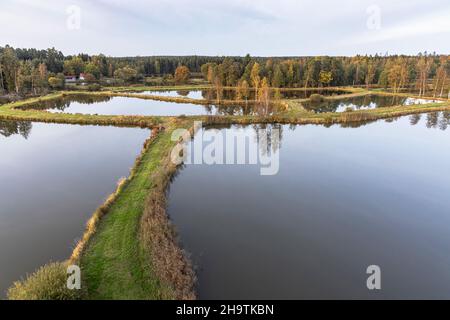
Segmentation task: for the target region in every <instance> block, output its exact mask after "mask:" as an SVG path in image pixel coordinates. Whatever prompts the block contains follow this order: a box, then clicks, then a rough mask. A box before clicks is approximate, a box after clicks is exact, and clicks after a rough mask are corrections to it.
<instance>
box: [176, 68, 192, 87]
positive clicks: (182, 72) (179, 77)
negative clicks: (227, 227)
mask: <svg viewBox="0 0 450 320" xmlns="http://www.w3.org/2000/svg"><path fill="white" fill-rule="evenodd" d="M189 77H190V72H189V68H188V67H186V66H179V67H177V69H176V70H175V75H174V79H175V82H176V83H179V84H180V83H186V82H187V81H188V80H189Z"/></svg>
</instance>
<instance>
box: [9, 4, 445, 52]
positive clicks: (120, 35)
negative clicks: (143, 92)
mask: <svg viewBox="0 0 450 320" xmlns="http://www.w3.org/2000/svg"><path fill="white" fill-rule="evenodd" d="M449 39H450V1H449V0H428V1H426V0H378V1H377V0H334V1H333V0H314V1H304V0H195V1H194V0H165V1H162V0H160V1H154V0H147V1H138V0H126V1H125V0H97V1H88V0H70V1H69V0H40V1H36V0H1V3H0V46H4V45H6V44H9V45H11V46H13V47H21V48H38V49H46V48H50V47H55V48H56V49H59V50H61V51H62V52H63V53H64V54H66V55H68V54H77V53H81V52H83V53H88V54H99V53H103V54H105V55H108V56H150V55H211V56H222V55H245V54H247V53H249V54H251V55H252V56H311V55H329V56H339V55H347V56H353V55H356V54H376V53H378V54H385V53H389V54H417V53H419V52H424V51H427V52H437V53H441V54H449V53H450V41H449Z"/></svg>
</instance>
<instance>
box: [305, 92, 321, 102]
mask: <svg viewBox="0 0 450 320" xmlns="http://www.w3.org/2000/svg"><path fill="white" fill-rule="evenodd" d="M309 99H310V100H311V102H323V101H325V97H324V96H323V95H321V94H318V93H314V94H312V95H311V96H310V97H309Z"/></svg>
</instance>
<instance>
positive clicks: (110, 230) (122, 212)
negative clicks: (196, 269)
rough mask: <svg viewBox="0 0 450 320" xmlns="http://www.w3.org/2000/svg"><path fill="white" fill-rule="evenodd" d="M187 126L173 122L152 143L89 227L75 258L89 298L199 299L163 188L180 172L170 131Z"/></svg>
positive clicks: (73, 258) (187, 123) (186, 124)
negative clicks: (116, 193)
mask: <svg viewBox="0 0 450 320" xmlns="http://www.w3.org/2000/svg"><path fill="white" fill-rule="evenodd" d="M189 124H190V122H185V123H178V124H177V125H175V124H172V125H170V126H169V127H168V128H167V129H166V130H165V131H164V132H160V133H159V134H158V135H157V136H156V137H155V138H154V139H153V140H152V141H151V142H148V144H147V145H146V148H144V151H143V154H142V156H141V158H140V160H138V161H137V166H136V167H135V169H134V172H133V173H132V175H131V176H130V178H129V180H128V182H127V183H126V184H125V185H124V186H123V187H122V188H121V190H120V191H119V193H118V195H117V196H116V197H115V199H114V201H111V205H110V206H109V205H108V206H107V207H106V210H104V211H105V212H103V213H100V214H99V217H98V218H96V217H95V216H94V218H93V219H92V220H91V222H90V224H89V225H88V229H87V233H86V235H85V238H87V239H85V240H84V241H82V242H81V243H80V246H79V247H78V248H77V249H76V250H75V251H74V255H73V256H72V260H74V261H79V262H80V264H81V268H82V274H83V281H84V283H85V284H86V286H87V290H88V292H87V298H89V299H192V298H194V297H195V295H194V291H193V285H194V273H193V272H192V269H191V267H190V264H189V262H188V261H187V260H186V258H185V255H184V254H183V252H182V251H181V250H180V249H179V247H178V245H177V243H176V242H177V241H176V236H175V232H174V230H173V228H172V226H171V224H170V221H169V219H168V217H167V214H166V212H165V190H166V187H167V184H168V183H169V180H170V177H171V175H172V174H173V173H174V172H175V170H176V166H175V165H174V164H172V163H171V162H170V152H171V150H172V148H173V147H174V146H175V145H176V142H173V141H171V134H172V131H173V129H174V128H175V127H178V126H189ZM102 211H103V210H102ZM106 213H107V214H106ZM101 216H103V218H102V219H100V217H101ZM93 225H95V227H92V226H93Z"/></svg>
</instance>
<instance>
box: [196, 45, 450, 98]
mask: <svg viewBox="0 0 450 320" xmlns="http://www.w3.org/2000/svg"><path fill="white" fill-rule="evenodd" d="M245 60H247V61H245ZM201 72H202V74H203V77H204V78H205V79H206V80H207V81H209V82H210V83H211V84H213V85H215V86H216V87H221V86H238V87H242V86H244V87H246V86H251V87H254V88H255V89H258V87H259V86H260V85H261V84H262V82H263V81H265V82H267V83H269V84H270V86H271V87H276V88H283V87H325V86H366V87H371V86H374V85H377V86H380V87H384V88H388V87H389V88H391V89H392V90H393V91H394V92H398V91H400V90H401V89H403V88H408V89H415V90H417V91H418V92H419V94H425V93H427V94H430V93H431V94H432V95H435V96H443V95H447V94H448V89H449V81H450V79H449V78H450V56H448V55H435V54H430V55H429V54H419V55H417V56H355V57H300V58H284V59H283V58H250V57H248V56H247V57H246V58H245V59H244V61H243V60H242V59H240V60H235V59H233V58H225V59H224V61H223V62H222V63H214V62H209V63H206V64H204V65H202V67H201ZM430 91H431V92H430Z"/></svg>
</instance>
